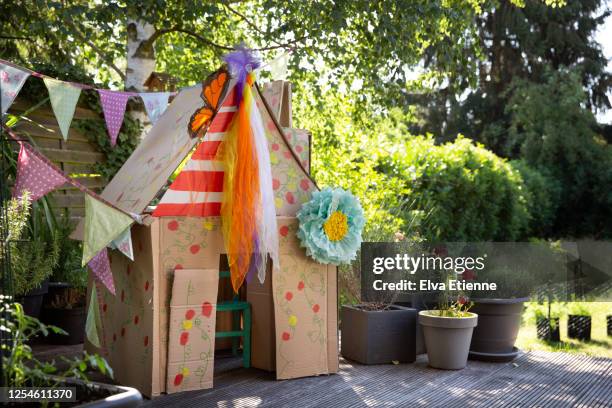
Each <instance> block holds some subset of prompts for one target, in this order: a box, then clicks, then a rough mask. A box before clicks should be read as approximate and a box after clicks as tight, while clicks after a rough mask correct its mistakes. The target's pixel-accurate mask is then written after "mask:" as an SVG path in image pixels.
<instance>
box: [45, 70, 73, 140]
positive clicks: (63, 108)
mask: <svg viewBox="0 0 612 408" xmlns="http://www.w3.org/2000/svg"><path fill="white" fill-rule="evenodd" d="M43 81H45V85H46V86H47V90H48V91H49V99H51V107H52V108H53V112H54V113H55V117H56V118H57V123H58V124H59V127H60V130H61V132H62V136H63V137H64V140H68V129H70V123H71V122H72V117H73V116H74V110H75V108H76V104H77V102H78V101H79V95H81V88H79V87H77V86H74V85H72V84H70V83H68V82H64V81H58V80H57V79H53V78H47V77H45V78H43Z"/></svg>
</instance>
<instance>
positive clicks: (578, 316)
mask: <svg viewBox="0 0 612 408" xmlns="http://www.w3.org/2000/svg"><path fill="white" fill-rule="evenodd" d="M567 337H569V338H570V339H578V340H583V341H590V340H591V315H590V312H589V309H588V308H587V307H586V306H585V304H584V302H576V301H573V302H571V304H570V306H569V316H568V318H567Z"/></svg>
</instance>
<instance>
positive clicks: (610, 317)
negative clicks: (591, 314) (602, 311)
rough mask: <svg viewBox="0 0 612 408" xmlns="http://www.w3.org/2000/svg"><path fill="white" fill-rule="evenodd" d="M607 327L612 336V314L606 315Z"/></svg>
mask: <svg viewBox="0 0 612 408" xmlns="http://www.w3.org/2000/svg"><path fill="white" fill-rule="evenodd" d="M606 327H607V329H608V330H607V332H608V336H612V315H608V316H606Z"/></svg>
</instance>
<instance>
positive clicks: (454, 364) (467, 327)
mask: <svg viewBox="0 0 612 408" xmlns="http://www.w3.org/2000/svg"><path fill="white" fill-rule="evenodd" d="M437 313H438V311H437V310H423V311H421V312H419V324H421V326H423V334H424V336H425V346H426V348H427V357H428V359H429V365H430V366H431V367H434V368H441V369H443V370H460V369H462V368H465V366H466V365H467V358H468V353H469V351H470V342H471V341H472V333H473V331H474V327H476V326H477V324H478V315H477V314H476V313H467V314H468V316H467V317H440V316H436V314H437Z"/></svg>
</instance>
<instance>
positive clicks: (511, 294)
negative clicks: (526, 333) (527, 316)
mask: <svg viewBox="0 0 612 408" xmlns="http://www.w3.org/2000/svg"><path fill="white" fill-rule="evenodd" d="M480 275H481V276H478V275H477V274H476V273H475V272H473V271H471V270H468V271H465V272H464V273H463V278H464V280H466V281H469V280H478V281H479V282H490V283H492V282H495V284H496V285H497V287H498V289H497V291H496V292H495V293H494V294H492V295H491V296H490V297H475V298H472V302H473V304H474V306H473V307H472V308H471V311H472V312H474V313H476V314H477V315H478V326H476V328H475V329H474V335H473V336H472V342H471V344H470V358H471V359H477V360H484V361H510V360H512V359H514V358H515V357H516V356H517V355H518V349H517V348H516V347H514V343H515V341H516V338H517V336H518V332H519V329H520V327H521V320H522V315H523V310H524V303H525V302H527V301H528V300H529V290H530V288H531V287H532V286H531V285H532V283H533V279H531V276H532V275H531V274H529V273H527V272H525V271H517V270H514V269H511V268H508V267H497V268H491V269H489V270H487V269H485V270H484V271H482V273H480Z"/></svg>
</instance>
